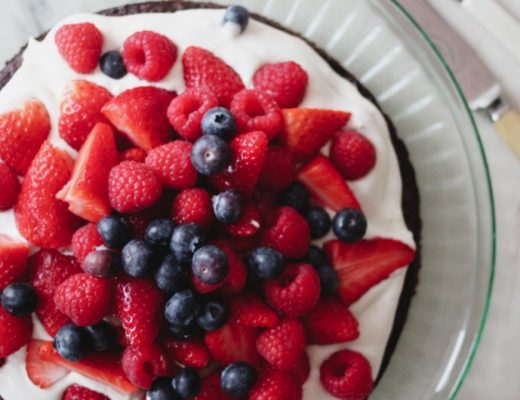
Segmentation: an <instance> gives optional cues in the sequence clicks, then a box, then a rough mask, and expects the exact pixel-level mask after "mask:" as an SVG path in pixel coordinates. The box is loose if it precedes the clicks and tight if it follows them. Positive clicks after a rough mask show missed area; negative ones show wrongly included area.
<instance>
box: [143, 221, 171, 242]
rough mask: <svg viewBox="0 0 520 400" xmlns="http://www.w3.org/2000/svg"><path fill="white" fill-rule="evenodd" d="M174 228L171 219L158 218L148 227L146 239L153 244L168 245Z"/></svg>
mask: <svg viewBox="0 0 520 400" xmlns="http://www.w3.org/2000/svg"><path fill="white" fill-rule="evenodd" d="M174 229H175V224H174V223H173V221H172V220H171V219H167V218H164V219H156V220H155V221H152V222H150V224H149V225H148V226H147V227H146V231H145V233H144V239H145V240H146V241H147V242H148V243H150V244H151V245H153V246H168V244H169V243H170V240H171V237H172V233H173V230H174Z"/></svg>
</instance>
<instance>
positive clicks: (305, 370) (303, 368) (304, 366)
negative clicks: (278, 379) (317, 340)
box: [291, 352, 311, 385]
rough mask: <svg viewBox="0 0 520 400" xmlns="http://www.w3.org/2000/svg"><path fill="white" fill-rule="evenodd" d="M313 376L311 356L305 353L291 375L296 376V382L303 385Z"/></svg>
mask: <svg viewBox="0 0 520 400" xmlns="http://www.w3.org/2000/svg"><path fill="white" fill-rule="evenodd" d="M310 374H311V362H310V360H309V355H308V354H307V353H306V352H304V353H303V354H302V356H301V358H300V361H298V363H297V364H296V367H295V368H294V369H293V370H291V375H292V376H294V379H295V380H296V382H298V383H299V384H300V385H303V384H304V383H305V382H306V381H307V379H309V376H310Z"/></svg>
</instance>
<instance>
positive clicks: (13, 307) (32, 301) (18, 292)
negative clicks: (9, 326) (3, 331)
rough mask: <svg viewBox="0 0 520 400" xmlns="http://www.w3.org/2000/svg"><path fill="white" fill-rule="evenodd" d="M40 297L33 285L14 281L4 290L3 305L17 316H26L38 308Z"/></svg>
mask: <svg viewBox="0 0 520 400" xmlns="http://www.w3.org/2000/svg"><path fill="white" fill-rule="evenodd" d="M37 303H38V298H37V297H36V293H35V292H34V289H33V288H32V287H31V285H28V284H27V283H12V284H10V285H9V286H7V287H6V288H5V289H4V290H3V292H2V307H4V308H5V309H6V311H7V312H8V313H9V314H11V315H13V316H15V317H25V316H27V315H30V314H31V313H33V312H34V311H35V310H36V305H37Z"/></svg>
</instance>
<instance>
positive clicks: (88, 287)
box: [54, 273, 113, 326]
mask: <svg viewBox="0 0 520 400" xmlns="http://www.w3.org/2000/svg"><path fill="white" fill-rule="evenodd" d="M112 295H113V287H112V282H111V281H110V280H108V279H104V278H97V277H95V276H92V275H89V274H86V273H81V274H76V275H73V276H71V277H70V278H68V279H67V280H65V281H64V282H62V283H61V284H60V285H59V286H58V287H57V288H56V291H55V292H54V303H55V304H56V306H57V307H58V309H59V310H60V311H61V312H62V313H63V314H65V315H66V316H68V317H69V318H70V319H71V320H72V322H74V323H75V324H76V325H79V326H89V325H94V324H96V323H98V322H99V321H101V319H102V318H103V317H106V316H107V315H108V314H109V313H110V310H111V307H112Z"/></svg>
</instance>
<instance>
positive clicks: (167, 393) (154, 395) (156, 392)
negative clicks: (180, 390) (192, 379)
mask: <svg viewBox="0 0 520 400" xmlns="http://www.w3.org/2000/svg"><path fill="white" fill-rule="evenodd" d="M146 399H147V400H177V399H178V396H177V393H176V392H175V390H173V387H172V380H171V378H157V379H156V380H155V381H153V382H152V386H151V387H150V389H149V390H148V391H147V392H146Z"/></svg>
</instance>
